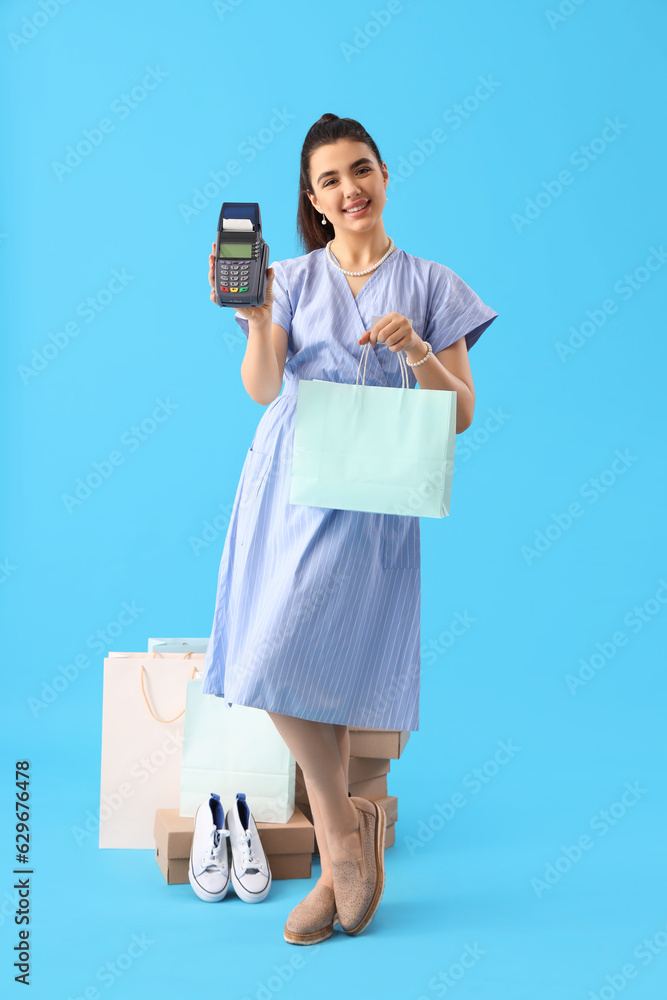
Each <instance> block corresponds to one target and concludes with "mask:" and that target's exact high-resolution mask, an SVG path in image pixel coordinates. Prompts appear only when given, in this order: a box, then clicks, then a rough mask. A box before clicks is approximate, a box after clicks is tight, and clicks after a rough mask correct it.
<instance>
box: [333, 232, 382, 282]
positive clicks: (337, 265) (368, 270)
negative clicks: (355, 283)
mask: <svg viewBox="0 0 667 1000" xmlns="http://www.w3.org/2000/svg"><path fill="white" fill-rule="evenodd" d="M332 243H333V240H329V242H328V243H327V245H326V251H327V257H328V258H329V260H330V261H331V263H332V264H333V266H334V267H335V268H336V269H337V270H338V271H342V272H343V274H350V275H352V277H355V278H357V277H359V276H360V275H362V274H369V273H370V272H371V271H374V270H375V269H376V267H379V266H380V264H383V263H384V262H385V260H386V259H387V257H388V256H389V254H390V253H393V251H394V250H396V249H397V248H396V247H395V246H394V241H393V240H392V238H391V236H390V237H389V249H388V250H387V252H386V254H385V255H384V257H382V258H381V259H380V260H379V261H378V262H377V264H373V266H372V267H367V268H366V269H365V270H364V271H346V270H345V268H344V267H341V266H340V264H337V263H336V261H335V260H334V259H333V257H332V256H331V250H330V249H329V248H330V247H331V244H332Z"/></svg>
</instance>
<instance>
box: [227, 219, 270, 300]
mask: <svg viewBox="0 0 667 1000" xmlns="http://www.w3.org/2000/svg"><path fill="white" fill-rule="evenodd" d="M268 262H269V248H268V246H267V245H266V243H265V242H264V240H263V239H262V217H261V215H260V211H259V205H258V204H257V202H243V201H226V202H224V203H223V206H222V208H221V210H220V218H219V219H218V236H217V241H216V249H215V301H216V302H217V303H218V305H219V306H231V307H232V308H234V309H238V307H239V306H261V305H262V304H263V302H264V297H265V295H266V269H267V267H268V266H269V263H268Z"/></svg>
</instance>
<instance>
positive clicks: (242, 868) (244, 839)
mask: <svg viewBox="0 0 667 1000" xmlns="http://www.w3.org/2000/svg"><path fill="white" fill-rule="evenodd" d="M225 826H226V827H227V829H228V830H229V844H230V847H231V849H232V866H231V873H232V884H233V885H234V889H235V891H236V895H237V896H240V897H241V899H243V900H244V901H245V902H246V903H261V901H262V900H263V899H266V897H267V896H268V894H269V889H270V888H271V869H270V867H269V861H268V858H267V856H266V854H265V853H264V848H263V847H262V843H261V841H260V839H259V833H258V832H257V825H256V823H255V819H254V817H253V815H252V813H251V812H250V809H249V807H248V803H247V802H246V797H245V793H244V792H239V793H238V794H237V796H236V801H235V802H234V805H233V806H232V808H231V809H230V810H229V811H228V813H227V815H226V816H225Z"/></svg>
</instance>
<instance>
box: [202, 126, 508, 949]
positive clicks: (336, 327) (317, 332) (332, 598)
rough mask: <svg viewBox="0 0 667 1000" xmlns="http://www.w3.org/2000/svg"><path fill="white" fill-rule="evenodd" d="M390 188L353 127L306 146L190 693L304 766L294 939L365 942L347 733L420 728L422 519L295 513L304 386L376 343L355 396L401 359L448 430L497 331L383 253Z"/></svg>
mask: <svg viewBox="0 0 667 1000" xmlns="http://www.w3.org/2000/svg"><path fill="white" fill-rule="evenodd" d="M388 179H389V174H388V171H387V167H386V164H385V163H384V162H383V161H382V160H381V158H380V153H379V151H378V148H377V146H376V144H375V142H374V141H373V139H372V138H371V137H370V136H369V135H368V133H367V132H366V130H365V129H364V128H363V126H361V125H360V124H359V122H357V121H355V120H354V119H350V118H338V117H337V116H336V115H330V114H327V115H323V116H322V118H321V119H320V120H319V121H318V122H316V123H315V124H314V125H313V126H312V128H311V129H310V130H309V132H308V134H307V136H306V139H305V141H304V144H303V148H302V151H301V175H300V191H299V206H298V214H297V230H298V234H299V237H300V239H301V241H302V243H303V244H304V245H305V248H306V253H305V254H304V255H303V256H301V257H294V258H291V259H289V260H284V261H281V262H275V263H274V264H273V265H272V266H271V267H270V268H269V269H268V272H267V275H268V278H267V291H266V299H265V302H264V304H263V305H262V306H258V307H256V308H242V309H238V310H237V311H236V314H235V319H236V320H237V322H238V323H239V325H240V326H241V328H242V329H243V331H244V333H245V334H246V336H247V338H248V342H247V346H246V352H245V356H244V359H243V363H242V365H241V378H242V380H243V384H244V387H245V389H246V391H247V392H248V394H249V395H250V396H251V398H252V399H253V400H255V402H257V403H261V404H268V408H267V409H266V410H265V411H264V413H263V414H262V417H261V419H260V421H259V424H258V426H257V430H256V432H255V435H254V437H253V440H252V444H251V446H250V449H249V450H248V454H247V457H246V461H245V463H244V466H243V471H242V474H241V479H240V482H239V486H238V490H237V493H236V497H235V501H234V507H233V511H232V515H231V518H230V524H229V528H228V532H227V537H226V539H225V544H224V549H223V553H222V560H221V565H220V574H219V579H218V591H217V600H216V608H215V615H214V621H213V628H212V633H211V640H210V642H209V646H208V652H207V656H206V662H205V667H204V683H203V687H202V690H203V692H204V693H209V694H216V695H218V696H220V697H225V699H226V700H227V701H228V702H229V703H230V704H232V703H236V704H241V705H250V706H255V707H257V708H262V709H265V710H266V711H267V712H268V713H269V715H270V716H271V718H272V719H273V721H274V723H275V725H276V727H277V729H278V731H279V732H280V734H281V736H282V737H283V739H284V740H285V742H286V743H287V745H288V747H289V748H290V750H291V752H292V754H293V755H294V757H295V759H296V760H297V762H298V763H299V765H300V767H301V769H302V770H303V774H304V778H305V782H306V788H307V791H308V798H309V802H310V804H311V807H312V813H313V822H314V825H315V832H316V836H317V843H318V847H319V853H320V860H321V865H322V874H321V877H320V878H319V880H318V882H317V884H316V885H315V887H314V888H313V890H312V891H311V892H310V893H309V894H308V896H306V898H305V899H304V900H303V901H302V902H301V903H300V904H299V905H298V906H297V907H296V908H295V909H294V910H292V912H291V913H290V915H289V917H288V919H287V923H286V925H285V930H284V937H285V940H287V941H289V942H291V943H294V944H314V943H316V942H318V941H323V940H325V938H327V937H329V936H330V935H331V934H332V932H333V924H334V920H335V919H336V918H337V920H338V922H339V924H340V926H341V927H342V929H343V930H344V931H346V932H347V933H348V934H358V933H360V932H361V931H362V930H364V928H365V927H366V926H368V924H369V923H370V921H371V919H372V917H373V915H374V914H375V912H376V910H377V907H378V905H379V902H380V897H381V895H382V891H383V887H384V832H385V826H386V817H385V815H384V811H383V810H382V808H381V807H380V806H379V805H378V804H377V803H375V802H371V801H370V800H368V799H364V798H361V797H359V796H350V795H349V794H348V765H349V752H350V738H349V731H348V727H349V726H354V727H363V728H369V729H394V730H405V729H411V730H416V729H418V728H419V676H420V538H419V517H417V516H415V517H408V516H400V515H385V514H375V513H366V512H359V511H348V510H329V509H325V508H321V507H309V506H304V505H297V504H290V503H289V491H290V468H291V456H292V443H293V434H294V421H295V411H296V401H297V390H298V381H299V379H313V378H318V379H327V380H330V381H339V382H348V383H353V382H356V380H357V372H358V367H359V359H360V356H361V353H362V350H363V346H364V345H365V344H366V343H367V342H369V341H370V343H371V345H372V350H370V351H367V352H366V353H370V354H371V356H370V358H369V359H368V363H367V367H366V378H365V381H366V384H367V385H368V384H370V385H382V386H397V387H400V386H401V384H402V383H401V368H400V364H399V359H398V357H397V352H398V351H404V352H405V358H406V360H407V363H408V365H410V366H411V367H410V368H409V372H410V387H411V388H414V387H415V386H416V384H417V383H419V386H421V387H422V388H424V389H444V390H450V391H451V390H453V391H455V392H456V394H457V407H456V424H457V426H456V430H457V433H460V432H461V431H464V430H466V428H468V427H469V426H470V424H471V422H472V417H473V408H474V402H475V393H474V387H473V381H472V375H471V372H470V366H469V363H468V351H469V350H470V348H471V347H472V345H473V344H474V343H475V342H476V341H477V340H478V339H479V337H480V336H481V335H482V333H483V332H484V330H486V328H487V327H488V326H489V325H490V323H491V322H492V321H493V320H494V319H495V318H496V316H497V313H495V312H494V310H493V309H491V308H489V307H488V306H486V305H484V303H483V302H482V301H481V299H480V298H479V297H478V296H477V295H476V294H475V292H474V291H473V290H472V289H471V288H469V287H468V285H466V284H465V282H464V281H463V280H462V279H461V278H460V277H459V276H458V275H457V274H455V273H454V272H453V271H451V270H450V269H449V268H447V267H446V266H444V265H442V264H438V263H436V262H433V261H428V260H424V259H422V258H419V257H414V256H412V255H411V254H409V253H406V252H404V251H403V250H401V249H398V248H397V247H395V245H394V243H393V241H392V240H391V239H390V238H389V237H388V236H387V234H386V233H385V229H384V223H383V219H382V213H383V211H384V206H385V203H386V201H387V195H386V188H387V184H388ZM214 249H215V244H214ZM213 265H214V258H213V254H211V256H210V259H209V281H210V284H211V285H213V284H214V268H213ZM211 300H212V301H215V290H213V291H212V292H211ZM373 316H374V317H376V322H375V324H374V325H373V324H372V317H373ZM377 317H380V319H377ZM283 381H284V383H285V384H284V388H283ZM281 390H282V392H281Z"/></svg>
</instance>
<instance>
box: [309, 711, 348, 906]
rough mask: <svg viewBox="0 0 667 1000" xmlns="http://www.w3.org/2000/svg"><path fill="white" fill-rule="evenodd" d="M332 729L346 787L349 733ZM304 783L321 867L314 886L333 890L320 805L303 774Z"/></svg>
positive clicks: (345, 728) (335, 727)
mask: <svg viewBox="0 0 667 1000" xmlns="http://www.w3.org/2000/svg"><path fill="white" fill-rule="evenodd" d="M333 728H334V733H335V735H336V742H337V743H338V754H339V757H340V762H341V765H342V768H343V774H344V776H345V787H347V784H348V775H349V768H350V731H349V729H348V728H347V726H337V725H334V727H333ZM304 781H305V782H306V791H307V792H308V802H309V803H310V808H311V811H312V814H313V825H314V827H315V835H316V837H317V847H318V850H319V853H320V865H321V866H322V873H321V875H320V877H319V878H318V880H317V882H316V883H315V884H316V885H319V884H320V883H323V884H325V885H328V886H329V888H331V889H333V874H332V871H331V857H330V855H329V847H328V844H327V835H326V830H325V827H324V820H323V819H322V812H321V810H320V804H319V801H318V799H317V792H316V790H315V788H314V786H313V785H312V784H311V783H310V782H309V781H308V779H307V778H306V776H305V774H304Z"/></svg>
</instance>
